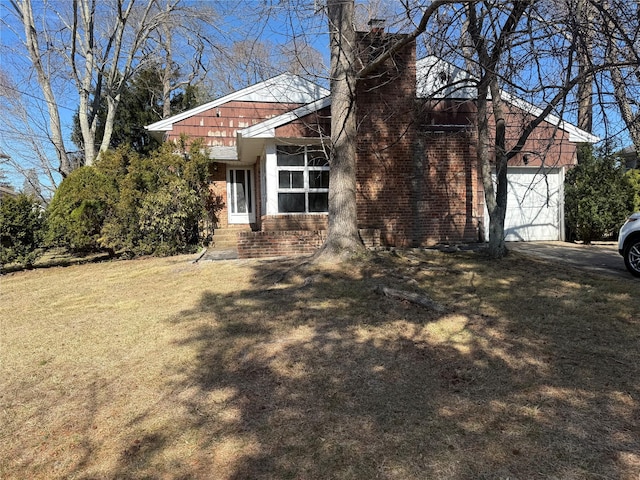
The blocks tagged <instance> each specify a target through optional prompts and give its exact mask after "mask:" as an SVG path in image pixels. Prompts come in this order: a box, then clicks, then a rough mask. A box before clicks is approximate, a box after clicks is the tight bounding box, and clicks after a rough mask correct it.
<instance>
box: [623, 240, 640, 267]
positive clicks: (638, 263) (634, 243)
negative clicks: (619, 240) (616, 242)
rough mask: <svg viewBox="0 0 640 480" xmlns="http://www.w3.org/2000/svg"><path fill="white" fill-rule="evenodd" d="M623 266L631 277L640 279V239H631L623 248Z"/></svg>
mask: <svg viewBox="0 0 640 480" xmlns="http://www.w3.org/2000/svg"><path fill="white" fill-rule="evenodd" d="M624 264H625V265H626V267H627V270H629V271H630V272H631V275H633V276H635V277H640V237H638V236H636V237H634V238H632V239H631V240H630V241H629V243H628V244H627V246H626V247H625V249H624Z"/></svg>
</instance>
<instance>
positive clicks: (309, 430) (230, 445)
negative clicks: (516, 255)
mask: <svg viewBox="0 0 640 480" xmlns="http://www.w3.org/2000/svg"><path fill="white" fill-rule="evenodd" d="M516 263H517V262H516ZM261 265H262V267H260V268H259V269H258V270H257V271H256V272H255V273H256V278H257V279H261V280H257V281H256V282H257V284H258V285H257V287H258V288H256V289H255V290H251V291H240V292H237V293H235V294H231V295H217V294H215V293H212V292H206V293H204V294H203V295H202V297H201V299H200V303H199V305H198V306H197V307H196V308H195V309H193V310H191V311H186V312H183V314H182V315H181V316H180V318H178V319H174V320H173V321H174V322H175V323H176V328H181V329H185V332H186V337H185V339H184V340H183V345H189V346H196V347H197V349H198V357H197V362H196V364H195V365H193V366H192V367H193V368H192V369H190V370H188V371H181V372H175V374H176V375H175V376H174V380H173V381H174V384H173V385H172V388H174V389H175V390H176V391H189V392H191V394H190V395H188V396H183V397H182V402H183V404H184V406H185V407H186V410H187V411H188V412H189V414H188V416H187V418H185V419H184V422H185V427H187V428H191V429H195V430H196V431H197V432H198V453H196V454H194V458H192V463H191V465H190V466H189V467H187V466H186V465H183V466H182V467H180V468H177V470H176V473H177V472H179V471H182V472H185V477H184V478H190V477H193V478H220V479H225V478H228V479H234V480H240V479H267V478H268V479H288V478H290V479H338V478H363V479H365V478H366V479H373V478H384V479H391V478H398V479H412V478H416V479H418V478H420V479H424V478H438V479H441V478H449V479H469V478H476V479H478V478H511V479H513V478H563V479H569V478H580V479H585V478H620V479H623V478H629V479H631V478H637V476H638V474H639V473H640V456H639V454H638V452H640V427H639V425H640V410H639V407H638V399H639V398H640V389H639V384H638V378H640V375H639V374H640V372H639V366H638V365H639V363H640V362H638V361H637V360H638V343H637V342H638V338H640V334H639V331H640V330H639V326H638V317H637V315H634V314H633V313H632V315H631V316H630V315H629V314H627V313H625V312H624V311H623V310H619V309H617V307H616V305H615V304H614V303H613V299H608V300H606V299H603V300H602V301H606V302H609V301H610V302H612V303H610V304H609V306H610V307H611V308H610V315H609V316H608V317H607V318H602V322H601V323H593V322H592V323H587V324H584V323H582V322H581V321H580V320H579V315H577V314H576V312H574V311H573V310H572V309H574V308H575V305H583V302H579V301H578V300H579V299H580V297H581V296H584V295H586V294H588V292H589V288H590V287H589V285H586V286H584V287H582V288H575V289H574V290H572V293H571V294H570V295H566V294H563V295H557V294H555V293H554V292H556V291H561V290H562V291H566V289H564V287H563V286H562V283H563V281H564V277H563V274H562V272H561V271H559V270H549V271H548V274H549V277H548V278H547V279H545V282H544V285H530V284H529V283H528V279H527V277H526V275H524V274H523V272H522V271H516V272H513V271H511V272H510V271H509V268H505V274H504V277H503V278H501V279H496V283H495V287H494V288H497V289H498V291H499V293H500V294H502V295H503V298H504V299H505V300H504V302H503V303H496V304H492V305H485V307H490V308H492V309H494V310H497V311H500V314H497V315H493V316H487V315H480V313H482V312H469V311H464V309H461V312H459V313H456V312H453V313H450V314H445V315H436V314H434V313H432V312H429V311H427V310H425V309H422V308H419V307H415V306H413V305H410V304H404V303H401V302H398V301H396V300H390V299H387V298H384V297H381V296H379V295H378V294H376V293H375V292H374V288H373V287H374V286H375V285H376V284H386V285H390V286H396V285H394V283H397V282H398V281H400V280H399V277H390V276H386V277H383V276H381V275H380V269H379V268H378V267H377V266H371V265H369V266H363V267H359V268H360V270H358V271H354V272H353V273H351V274H346V273H344V272H337V271H334V272H331V273H326V272H325V273H323V272H317V271H316V272H315V273H312V274H311V276H310V277H309V278H307V282H306V283H308V285H306V286H304V284H305V281H304V279H303V278H298V279H297V280H296V281H291V282H290V283H283V284H282V286H281V287H279V288H272V287H273V284H272V279H273V276H271V275H269V274H270V269H271V268H273V266H274V264H273V263H269V262H265V263H263V264H261ZM422 267H424V262H423V263H422V264H421V266H418V267H417V268H418V269H419V268H422ZM440 274H441V275H455V274H456V272H453V271H443V272H440ZM309 279H311V281H309ZM260 282H263V284H262V285H260ZM587 283H588V281H587ZM596 283H597V282H596ZM475 289H476V287H474V286H473V285H470V284H469V285H468V290H469V291H473V290H475ZM256 291H259V292H260V293H258V294H256ZM518 292H527V293H526V295H527V296H528V297H529V299H530V300H531V299H533V300H534V301H536V302H545V303H546V305H547V306H548V312H549V316H548V317H545V316H544V315H543V316H536V317H533V316H531V315H529V314H528V307H527V304H523V305H522V306H520V307H515V308H514V306H513V303H514V302H518V301H520V300H521V299H522V298H524V297H523V295H525V293H518ZM572 296H574V297H572ZM498 298H500V295H498ZM582 300H583V299H582ZM596 301H597V300H596ZM514 312H517V314H514ZM562 312H566V313H567V316H566V321H558V319H562V318H563V315H562ZM636 313H637V312H636ZM634 360H635V361H634ZM632 362H633V363H632ZM155 445H156V448H157V450H154V446H153V445H151V446H150V447H149V448H150V450H149V451H150V452H154V451H155V453H159V452H160V451H161V450H162V448H164V447H163V445H164V444H163V442H162V441H159V442H156V443H155ZM135 453H136V452H133V454H132V456H134V457H135ZM130 460H131V459H129V458H124V457H123V459H122V467H123V470H126V468H127V466H128V465H129V466H130V465H132V464H131V463H129V462H130Z"/></svg>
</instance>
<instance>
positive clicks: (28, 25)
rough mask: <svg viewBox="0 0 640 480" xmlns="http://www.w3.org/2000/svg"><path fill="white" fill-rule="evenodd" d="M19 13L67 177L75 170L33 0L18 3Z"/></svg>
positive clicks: (52, 140)
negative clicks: (44, 62) (34, 13)
mask: <svg viewBox="0 0 640 480" xmlns="http://www.w3.org/2000/svg"><path fill="white" fill-rule="evenodd" d="M16 10H17V11H18V15H19V16H20V18H21V20H22V24H23V26H24V33H25V38H26V43H27V50H28V51H29V56H30V57H31V61H32V62H33V66H34V68H35V70H36V74H37V76H38V83H39V84H40V87H41V88H42V93H43V95H44V98H45V100H46V102H47V111H48V112H49V128H50V129H51V142H52V143H53V146H54V147H55V150H56V154H57V156H58V161H59V167H58V172H59V173H60V174H61V175H62V176H63V177H66V176H67V175H68V174H69V173H71V171H72V170H73V165H72V164H71V160H70V159H69V156H68V155H67V150H66V148H65V145H64V140H63V138H62V124H61V122H60V115H59V113H58V105H57V102H56V98H55V95H54V93H53V88H52V87H51V81H50V77H49V75H48V74H47V72H45V67H44V65H43V62H42V54H41V49H40V47H39V45H38V33H37V30H36V26H35V22H34V19H33V9H32V8H31V0H24V1H23V2H22V3H21V4H19V6H18V5H16Z"/></svg>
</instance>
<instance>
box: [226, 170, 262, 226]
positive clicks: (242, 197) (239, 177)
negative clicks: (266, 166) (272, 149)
mask: <svg viewBox="0 0 640 480" xmlns="http://www.w3.org/2000/svg"><path fill="white" fill-rule="evenodd" d="M227 199H228V202H227V203H228V210H229V223H254V222H255V221H256V215H255V204H254V194H253V175H252V173H251V170H250V169H248V168H229V169H228V170H227Z"/></svg>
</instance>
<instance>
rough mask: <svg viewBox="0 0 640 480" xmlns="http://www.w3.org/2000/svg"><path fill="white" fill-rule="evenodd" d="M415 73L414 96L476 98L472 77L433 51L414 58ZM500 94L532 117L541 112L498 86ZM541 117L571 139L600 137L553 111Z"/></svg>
mask: <svg viewBox="0 0 640 480" xmlns="http://www.w3.org/2000/svg"><path fill="white" fill-rule="evenodd" d="M416 77H417V80H416V82H417V95H418V98H427V97H433V98H451V99H455V98H458V99H467V100H473V99H475V98H476V90H475V88H474V86H475V83H476V78H475V77H474V76H473V75H472V74H471V73H469V72H468V71H466V70H463V69H461V68H459V67H457V66H455V65H453V64H452V63H450V62H447V61H446V60H442V59H440V58H438V57H435V56H433V55H431V56H428V57H425V58H422V59H420V60H418V61H417V62H416ZM500 94H501V96H502V99H503V100H504V101H505V102H507V103H509V104H511V105H513V106H514V107H516V108H518V109H520V110H522V111H523V112H526V113H528V114H530V115H532V116H534V117H537V116H539V115H540V114H541V113H542V109H541V108H539V107H536V106H535V105H533V104H532V103H529V102H527V101H526V100H523V99H522V98H519V97H516V96H515V95H513V94H511V93H509V92H506V91H504V90H500ZM545 121H546V122H548V123H550V124H552V125H554V126H557V127H558V128H560V129H561V130H564V131H565V132H567V133H568V134H569V141H571V142H576V143H597V142H599V141H600V138H599V137H597V136H596V135H593V134H591V133H589V132H587V131H585V130H582V129H581V128H578V127H576V126H575V125H573V124H571V123H569V122H566V121H564V120H562V119H561V118H560V117H558V116H556V115H551V114H549V115H547V116H546V118H545Z"/></svg>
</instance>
